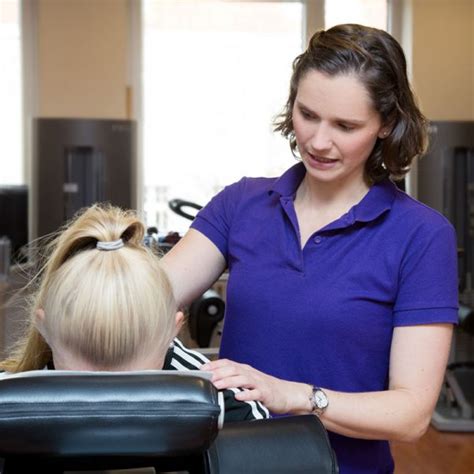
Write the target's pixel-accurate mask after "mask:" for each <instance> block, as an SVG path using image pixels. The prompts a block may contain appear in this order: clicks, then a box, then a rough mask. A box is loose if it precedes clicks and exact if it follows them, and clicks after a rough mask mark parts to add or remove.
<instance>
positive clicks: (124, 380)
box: [0, 371, 338, 474]
mask: <svg viewBox="0 0 474 474" xmlns="http://www.w3.org/2000/svg"><path fill="white" fill-rule="evenodd" d="M220 412H221V408H220V406H219V403H218V394H217V391H216V389H215V388H214V387H213V385H212V384H211V383H210V382H209V381H208V380H205V379H203V378H201V377H199V376H197V374H192V373H186V375H180V374H177V373H154V372H149V373H144V372H135V373H134V372H129V373H113V372H110V373H104V372H98V373H90V372H89V373H86V372H85V373H77V372H74V373H65V372H59V371H57V372H53V371H37V372H25V373H22V374H17V375H15V376H13V377H9V378H5V379H2V380H0V458H2V460H3V466H1V468H0V473H2V474H19V473H22V474H24V473H29V472H47V473H49V474H58V473H63V472H64V471H70V470H83V471H87V470H97V469H128V468H134V467H145V466H151V467H154V468H155V470H156V471H157V472H170V471H185V472H189V473H192V474H201V473H210V474H217V473H220V474H222V473H225V474H234V473H235V474H237V473H239V474H241V473H248V474H252V473H255V474H256V473H259V474H260V473H266V472H268V473H270V472H271V473H288V472H292V473H310V472H311V473H322V474H325V473H337V472H338V471H337V463H336V460H335V457H334V454H333V452H332V450H331V447H330V445H329V442H328V438H327V434H326V432H325V430H324V428H323V426H322V424H321V423H320V422H319V420H318V419H317V418H316V417H314V416H301V417H288V418H278V419H271V420H264V421H255V422H238V423H229V424H228V425H226V426H225V427H224V428H223V429H222V430H220V431H219V415H220Z"/></svg>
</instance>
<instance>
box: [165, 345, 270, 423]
mask: <svg viewBox="0 0 474 474" xmlns="http://www.w3.org/2000/svg"><path fill="white" fill-rule="evenodd" d="M206 362H209V359H208V358H207V357H205V356H203V355H202V354H201V353H199V352H197V351H193V350H191V349H188V348H187V347H186V346H185V345H184V344H183V343H182V342H181V341H180V340H179V339H178V338H175V339H174V341H173V344H172V345H171V346H170V348H169V350H168V352H167V354H166V357H165V363H164V365H163V370H199V367H201V365H203V364H205V363H206ZM242 391H243V389H242V388H229V389H226V390H221V392H222V393H223V395H224V406H225V417H224V422H229V421H243V420H262V419H264V418H269V417H270V415H269V412H268V410H267V408H265V407H264V406H263V405H262V404H261V403H260V402H257V401H248V402H242V401H240V400H236V399H235V394H236V393H238V392H242Z"/></svg>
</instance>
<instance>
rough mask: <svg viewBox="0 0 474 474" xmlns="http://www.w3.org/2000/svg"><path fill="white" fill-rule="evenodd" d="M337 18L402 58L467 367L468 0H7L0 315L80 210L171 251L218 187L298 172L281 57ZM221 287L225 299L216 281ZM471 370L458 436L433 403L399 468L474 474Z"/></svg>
mask: <svg viewBox="0 0 474 474" xmlns="http://www.w3.org/2000/svg"><path fill="white" fill-rule="evenodd" d="M348 22H350V23H362V24H365V25H370V26H374V27H377V28H382V29H386V30H387V31H388V32H390V33H391V34H393V35H394V36H395V37H396V38H397V39H398V40H399V42H400V43H401V45H402V47H403V48H404V51H405V54H406V57H407V60H408V67H409V74H410V77H411V80H412V84H413V87H414V89H415V92H416V94H417V96H418V98H419V101H420V103H421V107H422V110H423V111H424V113H425V115H426V116H427V117H428V119H429V120H430V121H431V130H430V131H431V139H432V145H431V148H430V150H429V152H428V154H427V156H426V157H424V158H423V159H421V160H420V161H419V163H416V164H415V166H414V167H413V170H412V171H411V172H410V174H409V176H408V178H407V179H406V180H405V183H404V186H405V189H406V190H407V192H408V193H410V194H411V195H412V196H414V197H415V198H418V199H420V200H421V201H423V202H426V203H427V204H428V205H430V206H432V207H434V208H436V209H438V210H439V211H440V212H443V213H444V214H445V215H446V216H447V217H448V218H449V219H450V220H451V221H452V222H453V224H454V225H455V226H456V230H457V232H458V244H459V262H460V275H459V277H460V301H461V303H462V311H461V312H460V323H461V325H460V327H461V329H459V330H458V333H457V334H456V338H455V343H454V345H453V353H452V357H451V362H452V363H453V364H460V363H462V364H464V363H465V362H466V363H467V362H469V363H471V362H472V361H474V343H473V340H474V338H473V336H472V332H473V326H472V325H473V311H472V309H471V308H473V307H474V296H473V294H474V290H473V279H472V274H473V272H474V0H300V1H298V0H260V1H253V0H241V1H233V0H0V65H1V70H0V104H1V107H2V114H0V137H1V141H0V143H1V147H2V148H1V152H0V305H1V303H2V300H3V301H4V300H5V299H6V298H7V296H6V295H7V294H8V291H10V290H11V289H12V288H13V289H14V288H16V287H18V286H20V285H21V284H22V281H23V280H22V276H21V275H22V272H21V271H18V268H21V265H22V264H24V263H25V262H26V261H27V259H28V255H27V254H26V253H25V252H23V253H22V252H21V248H22V246H23V245H24V244H25V243H26V242H28V241H30V240H32V239H35V238H37V237H40V236H44V235H47V234H49V233H51V232H54V231H55V230H56V229H57V228H58V227H59V226H60V225H61V224H62V223H63V222H64V221H65V220H67V219H69V218H70V217H72V215H73V214H74V213H75V212H76V211H77V210H78V209H79V208H81V207H83V206H86V205H89V204H91V203H93V202H95V201H104V200H110V201H112V202H113V203H114V204H117V205H121V206H123V207H130V208H135V209H137V210H138V211H139V213H140V215H141V216H142V217H143V218H144V219H145V222H146V224H147V226H148V227H150V229H151V230H150V238H151V239H152V240H153V241H154V242H160V243H165V244H167V245H172V244H173V243H174V242H175V241H176V240H177V239H179V237H180V236H181V235H182V234H183V233H184V232H185V231H186V230H187V228H188V227H189V224H190V218H191V219H192V216H193V214H194V213H195V212H196V209H197V208H199V207H200V206H202V205H204V204H206V203H207V202H208V201H209V199H210V198H211V197H212V196H213V195H215V194H216V193H217V192H218V191H219V190H221V189H222V188H223V187H224V186H225V185H227V184H230V183H232V182H234V181H236V180H237V179H240V178H241V177H242V176H244V175H245V176H276V175H279V174H281V173H282V172H283V171H284V170H285V169H286V168H288V167H289V166H291V165H292V164H293V158H292V155H291V153H290V151H289V147H288V144H287V142H286V141H285V140H283V139H282V138H281V137H280V136H279V135H276V134H274V133H273V132H272V125H271V124H272V120H273V118H274V117H275V115H277V114H278V113H279V112H280V111H281V110H282V107H283V105H284V103H285V101H286V98H287V94H288V88H289V78H290V74H291V63H292V60H293V59H294V57H295V56H296V55H298V54H299V53H300V52H302V51H303V50H304V48H305V47H306V44H307V40H308V38H309V37H310V36H311V35H312V34H313V33H314V32H315V31H316V30H318V29H321V28H329V27H331V26H333V25H335V24H338V23H348ZM176 199H177V200H179V201H184V202H185V204H186V203H188V206H187V207H186V205H184V209H185V210H186V211H187V213H189V214H190V215H189V216H188V218H186V217H184V216H183V214H182V213H181V214H180V213H179V212H178V213H177V212H175V211H173V210H172V209H171V207H172V206H170V201H173V200H176ZM189 204H191V205H192V206H191V207H189ZM18 264H20V265H18ZM12 265H13V266H12ZM214 290H215V291H216V292H217V295H216V294H212V295H211V296H212V298H216V297H217V296H220V297H221V299H222V301H223V300H225V276H224V278H223V279H222V280H221V281H220V282H218V284H217V286H216V287H215V288H214ZM208 300H209V301H210V299H208ZM209 301H208V302H209ZM197 303H199V304H201V303H202V304H204V303H203V302H202V301H200V302H197ZM197 303H196V304H197ZM212 304H214V306H216V307H212V305H211V304H210V303H209V304H208V305H207V306H206V307H205V309H206V311H208V312H209V314H207V316H206V317H208V319H207V320H206V321H199V320H198V321H197V322H196V320H194V324H195V326H194V335H193V336H194V339H195V342H196V345H199V346H207V345H218V342H219V339H218V329H216V325H217V323H218V322H219V321H221V317H220V315H223V311H224V310H223V304H222V305H221V301H220V300H218V299H215V300H212ZM210 308H214V309H212V311H214V313H213V314H211V313H212V311H211V309H210ZM202 310H203V307H201V306H199V305H198V304H197V306H196V312H197V313H199V312H200V311H202ZM15 311H16V312H15ZM15 311H13V310H11V311H10V313H8V311H6V313H5V311H4V313H5V314H7V313H8V314H9V315H10V317H6V316H5V314H4V315H3V316H4V317H2V319H1V320H0V322H1V324H0V352H1V351H3V350H4V348H5V347H6V346H8V344H9V342H10V341H11V340H12V339H14V334H15V331H16V329H15V328H18V327H19V326H18V325H19V324H21V321H20V322H19V320H20V319H21V318H19V317H18V316H15V317H11V315H12V314H13V313H14V314H16V315H17V314H18V311H17V310H15ZM1 312H2V311H0V313H1ZM216 312H218V313H216ZM222 317H223V316H222ZM191 322H192V321H191ZM200 324H201V326H202V328H204V329H201V332H200V329H199V327H200V326H199V325H200ZM217 328H218V326H217ZM216 331H217V332H216ZM202 341H204V342H202ZM466 367H467V365H465V366H462V367H460V368H459V367H458V368H457V369H456V370H458V373H457V377H458V379H456V380H458V382H459V380H461V379H462V380H463V382H462V383H463V384H464V389H463V390H464V391H461V393H462V394H464V395H463V396H464V399H465V400H464V402H465V405H464V408H465V410H464V412H463V413H461V412H462V409H461V408H462V407H461V408H459V407H460V406H461V405H459V406H457V408H456V410H458V411H457V412H456V413H457V415H456V417H457V418H456V417H455V418H456V420H455V423H454V425H453V424H452V423H451V421H449V420H448V422H446V418H443V417H444V416H445V415H446V413H445V411H443V410H444V408H443V407H444V405H443V407H441V408H440V409H439V410H438V411H439V413H440V416H441V418H439V419H438V422H437V425H438V426H437V429H436V430H435V429H431V430H430V431H429V432H428V434H427V435H426V436H425V437H424V438H423V439H422V440H421V441H420V442H419V443H418V444H417V445H414V446H403V445H400V446H395V455H396V457H397V462H398V466H399V467H398V471H397V473H415V474H416V473H438V472H439V473H455V474H462V473H469V474H472V473H473V472H474V435H473V434H472V433H473V432H474V417H473V414H472V412H473V410H474V408H473V407H474V370H473V368H472V365H471V366H470V368H468V369H466ZM456 383H457V382H456ZM461 388H462V387H461ZM450 393H451V392H449V391H448V392H446V394H445V398H446V397H447V398H446V400H448V399H449V396H452V394H451V395H450ZM446 400H445V402H446V403H445V405H446V406H449V410H451V411H452V406H453V404H452V403H451V402H449V400H448V401H446ZM443 403H444V402H443ZM450 403H451V404H450ZM456 403H457V402H456ZM469 407H471V408H472V409H471V411H470V412H469ZM466 410H467V412H466ZM460 413H461V414H460ZM463 416H464V418H465V419H466V420H467V422H468V423H467V424H466V423H464V422H459V419H461V418H462V417H463ZM463 423H464V424H463ZM435 424H436V423H435ZM459 433H462V434H459Z"/></svg>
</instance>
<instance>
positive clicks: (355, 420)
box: [163, 25, 457, 474]
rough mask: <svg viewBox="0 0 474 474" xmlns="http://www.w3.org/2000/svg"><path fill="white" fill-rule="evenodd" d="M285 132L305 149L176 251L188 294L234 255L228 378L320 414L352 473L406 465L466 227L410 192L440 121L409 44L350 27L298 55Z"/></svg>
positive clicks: (280, 126) (176, 268) (176, 280)
mask: <svg viewBox="0 0 474 474" xmlns="http://www.w3.org/2000/svg"><path fill="white" fill-rule="evenodd" d="M276 130H278V131H281V132H282V134H283V135H284V136H285V137H287V138H288V140H289V142H290V147H291V150H292V151H293V152H294V154H295V155H297V156H299V157H300V160H301V163H298V164H296V165H295V166H293V167H292V168H290V169H289V170H288V171H287V172H285V173H284V174H283V175H282V176H281V177H280V178H278V179H269V178H257V179H249V178H244V179H242V180H241V181H239V182H238V183H235V184H233V185H231V186H229V187H227V188H226V189H224V190H223V191H222V192H221V193H220V194H219V195H217V196H216V197H215V198H214V199H213V200H212V201H211V202H210V203H209V204H208V205H207V206H206V207H205V208H204V209H203V210H202V211H201V212H200V213H199V214H198V216H197V218H196V219H195V221H194V222H193V225H192V229H190V230H189V232H188V233H187V234H186V236H184V238H183V239H182V240H181V241H180V242H179V244H178V245H176V247H175V248H174V249H173V250H172V251H171V252H170V253H169V254H168V255H167V256H166V257H165V259H164V261H163V265H164V268H165V270H166V272H167V274H168V276H169V278H170V281H171V284H172V286H173V290H174V294H175V297H176V299H177V301H178V303H179V304H182V303H183V302H186V301H190V300H191V299H192V298H193V297H194V296H195V295H197V294H199V293H200V292H201V291H203V290H204V289H206V288H207V287H208V286H209V285H210V284H211V283H212V282H213V281H214V280H215V279H216V278H217V277H218V276H219V275H220V273H221V272H222V271H223V270H224V268H225V267H226V266H228V268H229V281H228V289H227V308H226V317H225V326H224V333H223V338H222V345H221V353H220V355H221V357H223V358H224V359H223V360H219V361H214V362H211V363H208V364H206V365H204V366H203V369H205V370H211V371H212V372H213V374H214V375H213V381H214V384H215V385H216V386H217V387H218V388H225V387H228V386H230V385H234V386H235V385H238V386H242V387H245V388H247V391H245V392H243V393H241V394H239V395H238V398H239V399H240V400H260V401H262V402H264V403H265V404H266V405H267V406H268V408H269V409H270V410H271V411H273V412H275V413H282V414H283V413H315V414H317V415H318V416H320V418H321V420H322V422H323V423H324V425H325V426H326V428H327V429H328V430H329V431H330V439H331V443H332V445H333V448H334V449H335V451H336V454H337V457H338V461H339V465H340V468H341V473H342V474H346V473H364V474H365V473H389V472H393V468H394V467H393V460H392V457H391V455H390V448H389V443H388V441H389V440H398V441H414V440H416V439H418V438H419V437H420V436H421V435H422V434H423V433H424V432H425V430H426V429H427V426H428V424H429V422H430V418H431V414H432V411H433V409H434V406H435V403H436V400H437V397H438V393H439V389H440V386H441V383H442V379H443V374H444V370H445V366H446V363H447V359H448V353H449V347H450V341H451V336H452V327H453V324H454V323H456V322H457V271H456V238H455V233H454V230H453V228H452V226H451V225H450V224H449V222H448V221H447V220H446V219H445V218H444V217H443V216H441V215H440V214H438V213H437V212H435V211H433V210H432V209H429V208H428V207H426V206H424V205H422V204H421V203H419V202H417V201H415V200H413V199H412V198H410V197H409V196H407V195H406V194H405V193H403V192H401V191H399V190H398V189H397V187H396V186H395V185H394V184H393V182H392V181H391V180H390V179H389V178H390V177H392V178H400V177H402V176H404V175H405V174H406V173H407V171H408V170H409V168H410V164H411V163H412V161H413V159H414V158H415V157H417V156H419V155H420V154H422V153H423V152H424V150H425V148H426V120H425V118H424V117H423V115H422V114H421V112H420V111H419V109H418V107H417V105H416V101H415V99H414V96H413V93H412V91H411V89H410V85H409V83H408V79H407V71H406V61H405V57H404V54H403V51H402V49H401V47H400V46H399V44H398V43H397V42H396V41H395V40H394V39H393V38H392V37H391V36H390V35H389V34H388V33H386V32H384V31H381V30H377V29H373V28H368V27H364V26H360V25H339V26H336V27H334V28H331V29H329V30H327V31H321V32H318V33H316V34H315V35H314V36H313V38H312V39H311V41H310V44H309V47H308V49H307V50H306V51H305V52H304V53H303V54H301V55H300V56H299V57H297V58H296V60H295V61H294V64H293V76H292V78H291V86H290V95H289V98H288V102H287V104H286V108H285V110H284V112H283V114H282V115H281V116H280V117H279V118H278V119H277V122H276Z"/></svg>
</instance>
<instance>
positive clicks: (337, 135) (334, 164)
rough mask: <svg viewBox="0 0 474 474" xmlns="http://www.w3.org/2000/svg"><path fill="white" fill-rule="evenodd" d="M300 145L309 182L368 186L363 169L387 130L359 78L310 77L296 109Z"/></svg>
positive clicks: (302, 86)
mask: <svg viewBox="0 0 474 474" xmlns="http://www.w3.org/2000/svg"><path fill="white" fill-rule="evenodd" d="M293 129H294V132H295V136H296V143H297V145H298V149H299V152H300V155H301V158H302V160H303V163H304V165H305V167H306V171H307V175H308V177H309V178H310V179H312V180H315V181H318V182H321V183H322V182H324V183H337V184H338V185H357V184H363V183H364V182H365V181H364V166H365V162H366V161H367V159H368V157H369V155H370V153H371V152H372V149H373V148H374V145H375V142H376V140H377V138H378V137H383V136H384V132H385V129H384V127H383V126H382V122H381V118H380V115H379V114H378V112H377V111H376V110H375V109H374V107H373V105H372V101H371V100H370V97H369V94H368V92H367V90H366V89H365V86H364V85H363V84H362V83H361V82H360V81H359V79H358V78H357V76H355V75H353V74H349V75H336V76H328V75H326V74H323V73H321V72H318V71H315V70H313V71H309V72H308V73H306V75H304V76H303V78H302V79H301V80H300V83H299V85H298V91H297V94H296V98H295V103H294V106H293Z"/></svg>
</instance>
